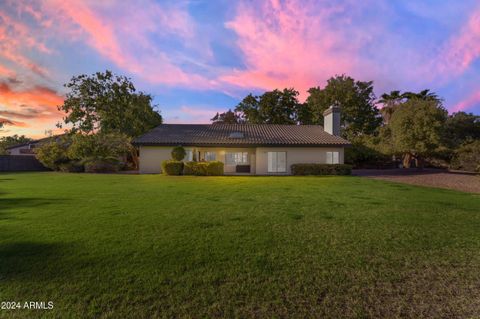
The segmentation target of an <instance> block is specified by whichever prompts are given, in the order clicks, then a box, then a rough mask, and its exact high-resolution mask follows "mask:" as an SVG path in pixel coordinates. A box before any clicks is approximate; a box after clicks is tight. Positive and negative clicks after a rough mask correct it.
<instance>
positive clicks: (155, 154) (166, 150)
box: [139, 146, 256, 174]
mask: <svg viewBox="0 0 480 319" xmlns="http://www.w3.org/2000/svg"><path fill="white" fill-rule="evenodd" d="M172 148H173V147H171V146H140V170H139V171H140V173H141V174H154V173H157V174H158V173H161V172H162V169H161V164H162V162H163V161H165V160H169V159H172V156H171V152H172ZM184 148H185V150H196V151H197V152H198V151H199V152H201V153H204V152H215V153H216V159H217V161H220V162H223V163H225V153H226V152H248V153H249V160H250V166H251V168H250V170H251V173H252V174H255V163H256V159H255V149H254V148H220V147H195V148H194V147H188V146H185V147H184ZM197 159H198V156H197ZM224 171H225V173H227V174H228V173H235V165H225V168H224Z"/></svg>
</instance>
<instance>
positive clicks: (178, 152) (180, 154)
mask: <svg viewBox="0 0 480 319" xmlns="http://www.w3.org/2000/svg"><path fill="white" fill-rule="evenodd" d="M171 154H172V159H173V160H175V161H181V160H183V159H184V158H185V155H187V152H186V151H185V149H184V148H183V146H175V147H174V148H173V149H172V153H171Z"/></svg>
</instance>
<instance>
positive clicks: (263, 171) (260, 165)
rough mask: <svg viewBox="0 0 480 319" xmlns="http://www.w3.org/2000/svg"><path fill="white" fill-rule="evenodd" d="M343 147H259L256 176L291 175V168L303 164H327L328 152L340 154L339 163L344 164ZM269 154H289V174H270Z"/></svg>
mask: <svg viewBox="0 0 480 319" xmlns="http://www.w3.org/2000/svg"><path fill="white" fill-rule="evenodd" d="M343 150H344V149H343V147H259V148H257V151H256V159H257V163H256V174H258V175H289V174H291V169H290V166H291V165H292V164H301V163H319V164H325V163H326V162H327V159H326V158H327V154H326V153H327V152H339V162H340V164H343V163H344V151H343ZM268 152H287V172H286V173H269V172H268Z"/></svg>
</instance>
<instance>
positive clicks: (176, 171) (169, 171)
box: [162, 160, 183, 175]
mask: <svg viewBox="0 0 480 319" xmlns="http://www.w3.org/2000/svg"><path fill="white" fill-rule="evenodd" d="M162 172H163V173H164V174H166V175H182V173H183V162H182V161H176V160H167V161H163V162H162Z"/></svg>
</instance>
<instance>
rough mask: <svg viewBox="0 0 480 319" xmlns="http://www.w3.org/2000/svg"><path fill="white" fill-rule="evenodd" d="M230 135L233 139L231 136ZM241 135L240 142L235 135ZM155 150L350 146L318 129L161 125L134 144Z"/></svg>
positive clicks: (299, 127) (303, 126)
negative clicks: (155, 147) (170, 147)
mask: <svg viewBox="0 0 480 319" xmlns="http://www.w3.org/2000/svg"><path fill="white" fill-rule="evenodd" d="M232 133H234V134H233V136H232ZM235 133H241V134H243V138H241V137H238V136H237V135H241V134H235ZM134 144H136V145H151V146H153V145H158V146H172V145H184V146H230V147H232V146H276V145H278V146H285V145H288V146H327V145H338V146H347V145H350V143H349V142H348V141H346V140H345V139H343V138H341V137H338V136H333V135H330V134H328V133H326V132H325V131H324V130H323V127H322V126H319V125H277V124H162V125H159V126H157V127H156V128H154V129H153V130H151V131H150V132H148V133H146V134H144V135H143V136H140V137H138V138H136V139H135V140H134Z"/></svg>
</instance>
